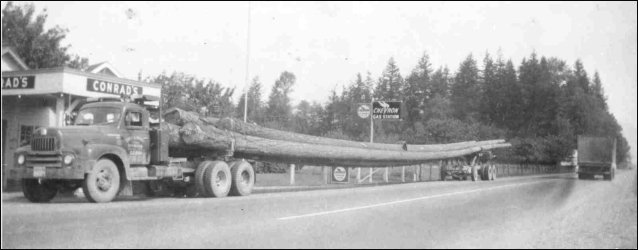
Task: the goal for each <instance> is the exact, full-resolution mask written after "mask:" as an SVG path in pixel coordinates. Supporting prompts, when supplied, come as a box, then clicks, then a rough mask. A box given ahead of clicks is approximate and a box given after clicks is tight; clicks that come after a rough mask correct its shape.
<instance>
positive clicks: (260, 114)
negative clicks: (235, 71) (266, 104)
mask: <svg viewBox="0 0 638 250" xmlns="http://www.w3.org/2000/svg"><path fill="white" fill-rule="evenodd" d="M244 99H245V95H241V97H240V98H239V103H238V104H237V109H236V111H235V114H236V115H235V116H236V117H238V118H241V119H243V117H244ZM247 106H248V112H247V120H248V121H249V122H255V123H257V124H263V122H264V110H263V104H262V101H261V82H260V81H259V77H255V78H253V81H252V84H251V85H250V87H249V88H248V105H247Z"/></svg>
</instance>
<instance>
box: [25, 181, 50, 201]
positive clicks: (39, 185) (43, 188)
mask: <svg viewBox="0 0 638 250" xmlns="http://www.w3.org/2000/svg"><path fill="white" fill-rule="evenodd" d="M22 193H23V194H24V197H26V198H27V200H29V201H30V202H35V203H44V202H49V201H51V200H52V199H53V198H54V197H55V195H56V194H57V193H58V189H57V188H56V187H55V186H53V185H51V184H50V183H47V182H46V181H44V180H42V181H41V180H38V179H22Z"/></svg>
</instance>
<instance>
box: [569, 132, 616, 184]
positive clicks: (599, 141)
mask: <svg viewBox="0 0 638 250" xmlns="http://www.w3.org/2000/svg"><path fill="white" fill-rule="evenodd" d="M577 158H578V171H577V172H578V179H593V178H594V177H595V176H596V175H602V176H603V179H605V180H613V179H614V177H615V175H616V139H614V138H606V137H593V136H583V135H579V136H578V156H577Z"/></svg>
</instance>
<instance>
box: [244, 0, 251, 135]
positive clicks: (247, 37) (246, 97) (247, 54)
mask: <svg viewBox="0 0 638 250" xmlns="http://www.w3.org/2000/svg"><path fill="white" fill-rule="evenodd" d="M247 30H248V31H247V32H246V77H245V79H244V80H245V81H246V86H245V87H244V89H245V90H244V122H246V121H247V120H248V89H249V88H250V83H249V80H248V75H249V72H248V70H249V68H248V66H249V62H250V1H248V29H247Z"/></svg>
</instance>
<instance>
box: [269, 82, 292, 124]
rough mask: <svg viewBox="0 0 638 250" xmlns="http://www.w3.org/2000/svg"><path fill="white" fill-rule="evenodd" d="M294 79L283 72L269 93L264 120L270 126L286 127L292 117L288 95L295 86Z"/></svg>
mask: <svg viewBox="0 0 638 250" xmlns="http://www.w3.org/2000/svg"><path fill="white" fill-rule="evenodd" d="M295 81H296V77H295V75H294V74H293V73H290V72H288V71H284V72H282V73H281V75H279V79H277V81H275V84H274V85H273V87H272V90H271V91H270V96H269V97H268V107H267V108H266V114H267V115H266V117H267V118H266V120H267V121H269V122H271V124H270V125H271V126H274V127H278V128H282V127H284V128H285V127H288V122H289V120H290V117H291V115H292V107H291V106H290V96H289V95H290V93H291V92H292V87H293V86H294V85H295Z"/></svg>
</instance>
